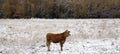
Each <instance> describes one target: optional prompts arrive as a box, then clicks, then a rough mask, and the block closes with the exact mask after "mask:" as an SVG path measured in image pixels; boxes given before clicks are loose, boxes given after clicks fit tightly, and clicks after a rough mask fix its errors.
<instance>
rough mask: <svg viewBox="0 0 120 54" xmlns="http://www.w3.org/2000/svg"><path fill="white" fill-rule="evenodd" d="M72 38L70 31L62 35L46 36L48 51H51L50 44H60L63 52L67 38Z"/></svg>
mask: <svg viewBox="0 0 120 54" xmlns="http://www.w3.org/2000/svg"><path fill="white" fill-rule="evenodd" d="M68 36H70V31H68V30H66V31H64V32H63V33H60V34H53V33H48V34H47V35H46V41H47V43H46V45H47V47H48V51H50V43H51V42H53V43H60V47H61V51H62V50H63V49H62V47H63V44H64V42H65V41H66V37H68Z"/></svg>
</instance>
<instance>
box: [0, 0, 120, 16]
mask: <svg viewBox="0 0 120 54" xmlns="http://www.w3.org/2000/svg"><path fill="white" fill-rule="evenodd" d="M31 17H33V18H101V17H102V18H105V17H107V18H109V17H112V18H115V17H120V0H0V18H31Z"/></svg>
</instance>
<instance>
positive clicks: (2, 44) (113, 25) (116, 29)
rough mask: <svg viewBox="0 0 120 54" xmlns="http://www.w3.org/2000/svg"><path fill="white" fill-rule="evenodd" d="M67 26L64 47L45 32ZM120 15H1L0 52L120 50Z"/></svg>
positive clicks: (116, 53) (108, 53)
mask: <svg viewBox="0 0 120 54" xmlns="http://www.w3.org/2000/svg"><path fill="white" fill-rule="evenodd" d="M66 29H68V30H70V31H71V36H70V37H68V38H67V40H66V42H65V44H64V47H63V51H60V46H59V44H58V43H57V44H54V43H52V44H51V51H50V52H48V51H47V47H46V39H45V36H46V34H47V33H48V32H53V33H61V32H63V31H64V30H66ZM119 33H120V19H0V54H120V35H119Z"/></svg>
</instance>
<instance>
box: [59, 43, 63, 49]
mask: <svg viewBox="0 0 120 54" xmlns="http://www.w3.org/2000/svg"><path fill="white" fill-rule="evenodd" d="M60 47H61V51H63V42H60Z"/></svg>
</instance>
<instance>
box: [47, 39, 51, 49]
mask: <svg viewBox="0 0 120 54" xmlns="http://www.w3.org/2000/svg"><path fill="white" fill-rule="evenodd" d="M50 43H51V42H50V41H47V43H46V44H47V47H48V51H50Z"/></svg>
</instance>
